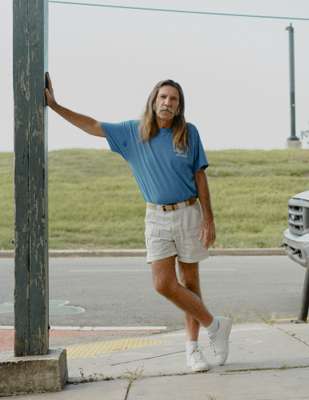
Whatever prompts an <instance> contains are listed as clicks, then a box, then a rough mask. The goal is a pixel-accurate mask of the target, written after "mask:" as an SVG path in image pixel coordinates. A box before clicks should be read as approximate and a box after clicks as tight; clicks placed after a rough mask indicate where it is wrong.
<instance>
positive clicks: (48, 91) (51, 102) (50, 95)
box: [45, 72, 57, 108]
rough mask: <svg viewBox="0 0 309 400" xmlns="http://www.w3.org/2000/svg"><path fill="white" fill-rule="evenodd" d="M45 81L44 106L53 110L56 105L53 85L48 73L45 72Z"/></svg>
mask: <svg viewBox="0 0 309 400" xmlns="http://www.w3.org/2000/svg"><path fill="white" fill-rule="evenodd" d="M45 79H46V88H45V99H46V104H47V105H48V106H49V107H50V108H53V107H54V106H55V105H56V104H57V103H56V99H55V95H54V89H53V85H52V82H51V79H50V76H49V73H48V72H46V74H45Z"/></svg>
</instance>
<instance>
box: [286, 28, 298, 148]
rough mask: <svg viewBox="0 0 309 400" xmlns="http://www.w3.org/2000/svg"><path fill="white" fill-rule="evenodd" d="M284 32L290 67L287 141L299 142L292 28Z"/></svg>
mask: <svg viewBox="0 0 309 400" xmlns="http://www.w3.org/2000/svg"><path fill="white" fill-rule="evenodd" d="M286 30H287V31H288V32H289V65H290V114H291V135H290V137H289V138H288V141H299V139H298V137H297V136H296V117H295V109H296V107H295V56H294V28H293V25H292V24H290V25H289V26H288V27H287V28H286Z"/></svg>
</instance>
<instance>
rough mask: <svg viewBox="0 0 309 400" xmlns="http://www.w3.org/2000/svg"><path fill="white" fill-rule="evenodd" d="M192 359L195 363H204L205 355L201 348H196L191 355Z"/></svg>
mask: <svg viewBox="0 0 309 400" xmlns="http://www.w3.org/2000/svg"><path fill="white" fill-rule="evenodd" d="M190 356H191V357H193V359H194V361H196V362H198V361H204V357H203V353H202V351H201V349H200V348H196V349H194V350H193V351H192V352H191V354H190Z"/></svg>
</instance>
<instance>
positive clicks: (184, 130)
mask: <svg viewBox="0 0 309 400" xmlns="http://www.w3.org/2000/svg"><path fill="white" fill-rule="evenodd" d="M45 95H46V101H47V104H48V105H49V107H51V108H52V109H53V110H54V111H55V112H57V113H58V114H59V115H61V116H62V117H63V118H65V119H66V120H67V121H69V122H71V123H72V124H73V125H75V126H77V127H78V128H80V129H82V130H84V131H85V132H87V133H89V134H91V135H94V136H99V137H102V136H103V137H105V138H106V139H107V141H108V143H109V145H110V147H111V150H112V151H115V152H117V153H119V154H120V155H121V156H122V157H123V158H124V159H125V160H127V161H128V163H129V165H130V167H131V169H132V172H133V174H134V176H135V178H136V181H137V183H138V185H139V187H140V190H141V192H142V194H143V196H144V199H145V201H146V217H145V225H146V226H145V239H146V248H147V262H148V263H151V267H152V276H153V283H154V287H155V289H156V290H157V291H158V292H159V293H160V294H161V295H163V296H164V297H166V298H167V299H169V300H170V301H172V302H173V303H174V304H175V305H176V306H178V307H179V308H180V309H182V310H183V311H184V312H185V325H186V333H187V341H186V358H187V365H188V367H190V368H191V369H192V370H193V371H203V370H207V369H209V364H208V362H207V360H206V359H205V357H204V355H203V353H202V351H201V349H200V348H199V346H198V336H199V330H200V325H202V326H203V327H205V328H206V329H207V332H208V336H209V341H210V344H211V347H212V349H213V351H214V355H215V357H216V359H217V363H218V364H219V365H223V364H224V363H225V361H226V359H227V357H228V351H229V345H228V341H229V335H230V331H231V327H232V321H231V319H230V318H226V317H213V316H212V314H211V313H210V312H209V311H208V310H207V308H206V306H205V305H204V303H203V301H202V296H201V290H200V283H199V265H198V263H199V261H201V260H203V259H205V258H207V256H208V251H207V249H208V247H209V246H210V245H211V244H213V243H214V241H215V225H214V218H213V213H212V209H211V202H210V194H209V188H208V183H207V177H206V174H205V169H206V168H207V166H208V162H207V158H206V155H205V152H204V150H203V147H202V143H201V140H200V137H199V134H198V131H197V129H196V128H195V126H194V125H192V124H189V123H186V121H185V117H184V109H185V103H184V95H183V91H182V88H181V87H180V85H179V84H178V83H176V82H174V81H172V80H165V81H161V82H159V83H158V84H157V85H156V86H155V87H154V89H153V90H152V92H151V93H150V96H149V98H148V101H147V104H146V109H145V112H144V114H143V116H142V118H141V120H140V121H126V122H122V123H118V124H111V123H107V122H103V123H100V122H98V121H96V120H94V119H92V118H90V117H87V116H84V115H81V114H77V113H75V112H73V111H71V110H68V109H67V108H64V107H62V106H61V105H59V104H58V103H57V102H56V100H55V97H54V92H53V88H52V84H51V81H50V78H49V75H48V74H47V89H46V91H45ZM176 257H177V259H178V265H179V272H180V278H181V282H179V281H178V279H177V275H176V269H175V263H176Z"/></svg>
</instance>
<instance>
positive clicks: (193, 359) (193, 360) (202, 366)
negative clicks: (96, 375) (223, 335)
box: [187, 347, 209, 372]
mask: <svg viewBox="0 0 309 400" xmlns="http://www.w3.org/2000/svg"><path fill="white" fill-rule="evenodd" d="M187 366H188V367H191V369H192V371H194V372H198V371H207V370H208V369H209V365H208V363H207V361H206V359H205V357H204V354H203V353H202V351H201V350H200V349H199V348H198V347H197V348H196V349H194V350H192V351H191V352H187Z"/></svg>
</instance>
